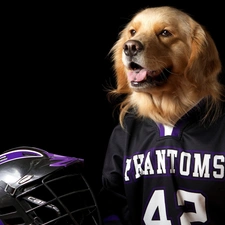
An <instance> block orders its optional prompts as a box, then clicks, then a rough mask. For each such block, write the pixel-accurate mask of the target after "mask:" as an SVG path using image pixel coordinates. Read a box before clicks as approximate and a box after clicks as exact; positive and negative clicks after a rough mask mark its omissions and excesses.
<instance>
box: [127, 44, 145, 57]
mask: <svg viewBox="0 0 225 225" xmlns="http://www.w3.org/2000/svg"><path fill="white" fill-rule="evenodd" d="M143 49H144V46H143V45H142V44H141V42H140V41H137V40H129V41H127V42H125V43H124V45H123V50H124V53H125V55H126V56H130V57H132V56H135V55H137V54H138V52H141V51H142V50H143Z"/></svg>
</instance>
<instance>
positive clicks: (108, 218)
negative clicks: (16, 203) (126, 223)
mask: <svg viewBox="0 0 225 225" xmlns="http://www.w3.org/2000/svg"><path fill="white" fill-rule="evenodd" d="M113 221H120V219H119V217H118V216H117V215H110V216H108V217H106V218H104V219H103V222H104V223H109V222H113ZM0 225H1V224H0Z"/></svg>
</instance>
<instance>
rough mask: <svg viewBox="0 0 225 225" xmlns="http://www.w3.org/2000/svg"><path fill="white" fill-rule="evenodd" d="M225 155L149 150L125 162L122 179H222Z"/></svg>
mask: <svg viewBox="0 0 225 225" xmlns="http://www.w3.org/2000/svg"><path fill="white" fill-rule="evenodd" d="M224 162H225V155H218V154H217V155H214V154H209V153H207V154H206V153H205V154H200V153H196V152H184V151H179V150H175V149H162V150H158V149H157V150H155V151H153V150H151V151H147V152H146V153H145V154H144V153H142V154H135V155H133V157H131V158H127V159H126V161H125V170H124V179H125V181H129V180H130V179H131V177H133V176H134V179H138V178H140V177H141V176H151V175H154V176H155V175H160V174H162V175H163V174H164V175H169V174H175V175H180V176H185V177H188V176H189V177H192V178H204V179H224V178H225V164H224Z"/></svg>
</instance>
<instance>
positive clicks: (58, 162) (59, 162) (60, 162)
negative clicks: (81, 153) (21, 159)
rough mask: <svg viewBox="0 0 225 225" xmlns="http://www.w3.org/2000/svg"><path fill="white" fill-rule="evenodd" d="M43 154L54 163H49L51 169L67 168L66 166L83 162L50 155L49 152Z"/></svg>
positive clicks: (77, 159) (73, 158) (78, 159)
mask: <svg viewBox="0 0 225 225" xmlns="http://www.w3.org/2000/svg"><path fill="white" fill-rule="evenodd" d="M45 153H46V155H47V156H48V157H49V159H50V160H51V161H54V162H53V163H51V164H50V165H49V166H52V167H59V166H68V165H70V164H71V163H74V162H83V161H84V160H83V159H80V158H75V157H69V156H63V155H57V154H52V153H49V152H45Z"/></svg>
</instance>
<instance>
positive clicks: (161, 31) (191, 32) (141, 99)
mask: <svg viewBox="0 0 225 225" xmlns="http://www.w3.org/2000/svg"><path fill="white" fill-rule="evenodd" d="M111 53H112V59H113V62H114V69H115V76H116V81H117V88H116V89H115V90H113V91H112V92H111V93H113V94H115V93H116V94H126V98H125V99H124V101H123V102H122V103H121V114H120V120H121V122H122V120H123V117H124V115H125V114H126V112H127V111H128V110H129V109H130V108H134V109H136V111H137V115H138V116H144V117H150V118H151V119H153V120H155V121H156V122H160V123H165V124H170V125H174V124H175V123H176V121H177V120H178V119H180V118H181V117H182V116H183V115H184V114H185V113H186V112H187V111H188V110H190V109H191V108H192V107H193V106H194V105H196V104H197V103H198V102H199V101H200V100H201V99H203V98H207V99H211V100H212V101H211V102H212V103H213V104H214V103H216V102H217V101H218V99H219V98H220V97H219V96H220V95H221V85H220V84H219V82H218V74H219V73H220V71H221V62H220V59H219V55H218V51H217V48H216V46H215V43H214V41H213V39H212V38H211V36H210V35H209V33H208V32H207V31H206V29H205V28H204V27H203V26H201V25H200V24H199V23H198V22H196V21H195V20H194V19H192V18H191V17H190V16H189V15H188V14H186V13H184V12H183V11H181V10H178V9H175V8H172V7H168V6H163V7H154V8H147V9H144V10H142V11H139V12H138V13H137V14H136V15H134V17H133V18H132V19H131V21H130V22H129V23H128V24H127V25H126V26H125V28H124V29H123V30H122V31H121V32H120V34H119V38H118V41H117V42H116V43H115V45H114V46H113V47H112V49H111Z"/></svg>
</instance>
